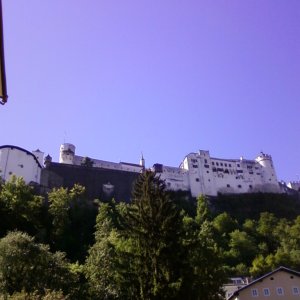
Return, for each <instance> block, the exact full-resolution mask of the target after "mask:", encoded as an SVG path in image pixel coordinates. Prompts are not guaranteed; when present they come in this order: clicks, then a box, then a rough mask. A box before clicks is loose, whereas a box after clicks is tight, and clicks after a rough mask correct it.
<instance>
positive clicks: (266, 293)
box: [263, 288, 271, 296]
mask: <svg viewBox="0 0 300 300" xmlns="http://www.w3.org/2000/svg"><path fill="white" fill-rule="evenodd" d="M263 291H264V296H270V295H271V293H270V289H269V288H265V289H264V290H263Z"/></svg>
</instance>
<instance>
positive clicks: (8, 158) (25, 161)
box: [0, 145, 43, 183]
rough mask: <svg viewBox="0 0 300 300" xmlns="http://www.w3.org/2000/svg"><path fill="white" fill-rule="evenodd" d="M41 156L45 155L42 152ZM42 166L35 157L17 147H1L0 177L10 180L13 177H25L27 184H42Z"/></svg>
mask: <svg viewBox="0 0 300 300" xmlns="http://www.w3.org/2000/svg"><path fill="white" fill-rule="evenodd" d="M40 153H41V154H40V156H41V157H42V156H43V153H42V152H40ZM41 169H42V166H41V164H40V163H39V161H38V159H37V158H36V157H35V155H34V154H33V153H31V152H29V151H27V150H25V149H22V148H20V147H16V146H10V145H8V146H1V147H0V176H1V177H2V179H4V180H9V179H10V177H11V176H12V175H15V176H17V177H23V179H24V181H25V182H26V183H30V182H36V183H39V182H40V178H41Z"/></svg>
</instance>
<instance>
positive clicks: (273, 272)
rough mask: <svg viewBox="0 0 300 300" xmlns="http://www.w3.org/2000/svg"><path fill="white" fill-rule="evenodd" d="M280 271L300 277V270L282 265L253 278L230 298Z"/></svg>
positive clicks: (230, 298)
mask: <svg viewBox="0 0 300 300" xmlns="http://www.w3.org/2000/svg"><path fill="white" fill-rule="evenodd" d="M279 271H284V272H287V273H290V274H292V275H295V276H298V277H300V272H297V271H295V270H292V269H289V268H286V267H283V266H280V267H279V268H277V269H276V270H274V271H272V272H269V273H267V274H265V275H263V276H261V277H259V278H257V279H255V280H253V281H252V282H250V283H249V284H247V285H246V286H244V287H242V288H240V289H238V290H237V291H235V292H234V293H233V294H232V295H231V296H230V297H229V298H228V300H233V299H234V297H235V296H238V294H239V292H240V291H242V290H244V289H247V288H248V287H250V286H252V285H254V284H256V283H257V282H259V281H261V280H263V279H265V278H267V277H268V276H271V275H273V274H275V273H277V272H279Z"/></svg>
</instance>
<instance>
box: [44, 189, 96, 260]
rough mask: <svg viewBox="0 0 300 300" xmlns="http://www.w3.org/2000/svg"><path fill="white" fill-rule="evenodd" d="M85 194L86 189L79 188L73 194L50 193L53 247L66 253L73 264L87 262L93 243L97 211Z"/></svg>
mask: <svg viewBox="0 0 300 300" xmlns="http://www.w3.org/2000/svg"><path fill="white" fill-rule="evenodd" d="M84 193H85V188H84V187H82V186H80V185H78V184H75V185H74V187H73V188H72V189H70V190H68V189H67V188H59V189H53V190H52V191H51V192H49V193H48V201H49V215H50V217H51V219H52V226H51V234H50V240H51V246H52V248H53V249H54V250H60V251H64V252H66V253H67V255H68V257H69V258H70V259H71V260H73V261H76V260H79V261H84V258H85V255H86V254H87V250H88V247H89V246H90V245H91V244H92V242H93V226H94V224H95V218H96V211H95V209H94V207H93V206H92V205H91V204H90V202H89V201H88V200H87V199H86V198H85V196H84Z"/></svg>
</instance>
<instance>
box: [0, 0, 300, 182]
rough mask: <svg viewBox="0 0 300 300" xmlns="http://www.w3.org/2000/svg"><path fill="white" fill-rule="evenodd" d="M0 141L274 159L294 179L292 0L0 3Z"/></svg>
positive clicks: (298, 39) (296, 102)
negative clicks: (1, 50)
mask: <svg viewBox="0 0 300 300" xmlns="http://www.w3.org/2000/svg"><path fill="white" fill-rule="evenodd" d="M2 2H3V14H4V30H5V32H4V34H5V56H6V73H7V86H8V94H9V99H8V103H7V104H6V105H5V106H1V107H0V120H1V125H2V129H1V144H13V145H17V146H20V147H23V148H26V149H28V150H35V149H36V148H39V149H41V150H42V151H44V152H45V153H46V154H48V153H49V154H50V155H51V156H52V157H53V159H54V160H55V161H57V160H58V153H59V146H60V144H61V143H62V142H64V141H65V142H70V143H73V144H75V145H76V153H77V154H78V155H82V156H90V157H93V158H98V159H103V160H109V161H115V162H118V161H127V162H138V161H139V158H140V153H141V152H143V153H144V156H145V159H146V165H147V166H148V167H150V166H152V165H153V163H156V162H160V163H163V164H165V165H170V166H178V165H179V163H180V162H181V160H182V159H183V157H184V156H185V155H186V154H188V153H189V152H196V151H198V150H199V149H204V150H210V154H211V155H212V156H214V157H220V158H222V157H223V158H239V157H240V156H244V157H245V158H249V159H253V158H255V157H256V155H257V154H258V153H259V152H260V151H264V152H266V153H269V154H271V155H272V157H273V160H274V164H275V167H276V170H277V176H278V179H279V180H281V179H283V180H286V181H289V180H296V179H297V176H299V175H300V138H299V132H300V122H299V112H300V1H299V0H264V1H261V0H243V1H241V0H231V1H228V0H226V1H224V0H220V1H217V0H216V1H211V0H207V1H202V0H187V1H178V0H163V1H155V0H154V1H153V0H152V1H149V0H145V1H144V0H126V1H123V0H119V1H113V0H106V1H102V0H27V1H18V0H3V1H2Z"/></svg>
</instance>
